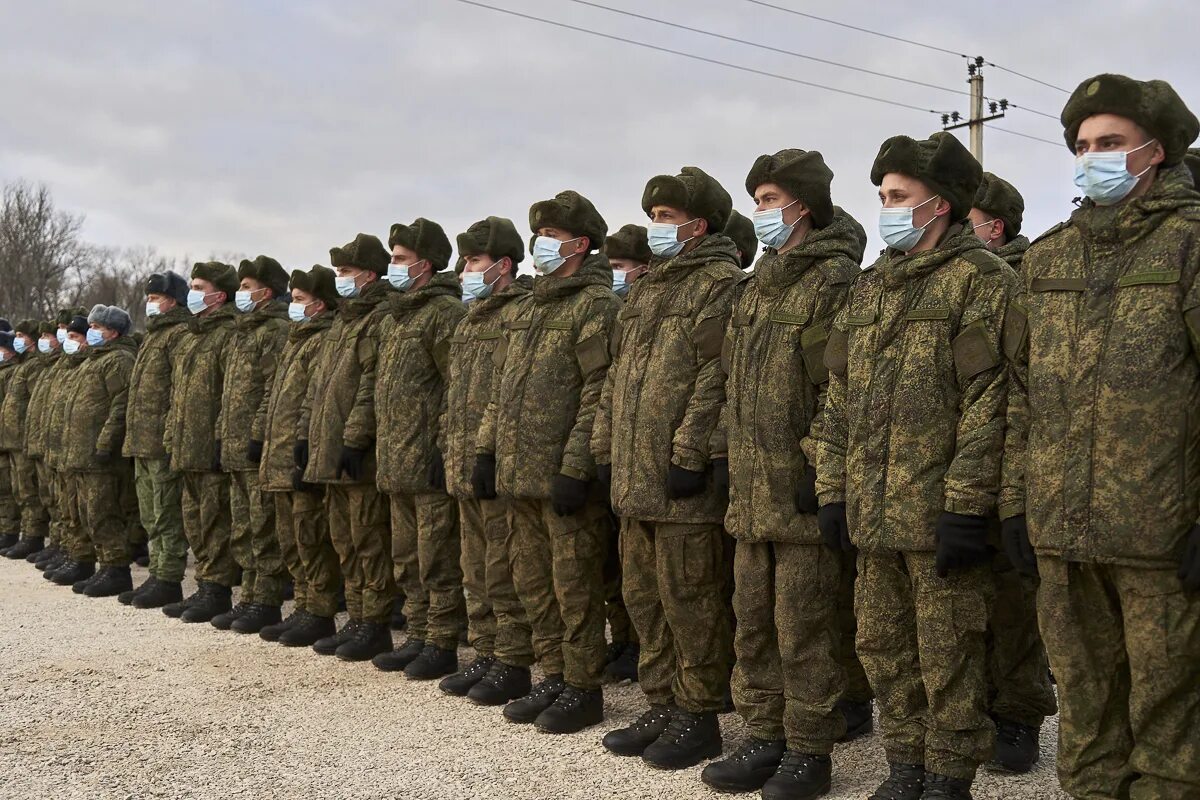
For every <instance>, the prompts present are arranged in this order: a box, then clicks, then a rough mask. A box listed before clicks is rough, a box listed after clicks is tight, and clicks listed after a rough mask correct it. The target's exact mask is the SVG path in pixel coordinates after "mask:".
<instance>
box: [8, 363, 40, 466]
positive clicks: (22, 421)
mask: <svg viewBox="0 0 1200 800" xmlns="http://www.w3.org/2000/svg"><path fill="white" fill-rule="evenodd" d="M17 358H18V359H19V360H18V361H17V362H16V363H15V364H13V366H11V367H9V378H8V385H7V386H6V387H5V391H4V400H3V402H0V450H5V451H8V450H24V449H25V429H26V425H27V424H28V422H27V417H28V414H29V401H30V395H31V394H32V392H33V388H34V386H35V385H36V384H37V380H38V377H39V376H40V375H41V374H42V372H43V371H44V370H45V369H46V367H48V366H50V359H49V358H47V357H46V356H44V355H42V354H41V353H38V352H33V353H24V354H22V355H20V356H18V357H17Z"/></svg>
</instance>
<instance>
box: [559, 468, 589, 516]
mask: <svg viewBox="0 0 1200 800" xmlns="http://www.w3.org/2000/svg"><path fill="white" fill-rule="evenodd" d="M587 497H588V482H587V481H581V480H579V479H578V478H572V477H571V476H570V475H563V474H562V473H561V472H560V473H559V474H558V475H555V476H554V477H553V478H551V479H550V507H551V508H553V509H554V513H555V514H558V515H559V516H560V517H569V516H571V515H572V514H578V513H579V512H580V511H581V510H583V506H584V504H586V503H587Z"/></svg>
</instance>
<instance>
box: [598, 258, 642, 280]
mask: <svg viewBox="0 0 1200 800" xmlns="http://www.w3.org/2000/svg"><path fill="white" fill-rule="evenodd" d="M608 263H609V264H611V265H612V268H613V271H614V272H624V273H625V283H633V282H634V281H635V280H637V279H638V278H640V277H641V276H642V275H643V274H644V273H645V272H646V270H647V269H648V268H649V267H648V266H647V265H646V264H642V263H639V262H637V261H635V260H633V259H632V258H610V259H609V260H608Z"/></svg>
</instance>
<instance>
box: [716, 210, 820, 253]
mask: <svg viewBox="0 0 1200 800" xmlns="http://www.w3.org/2000/svg"><path fill="white" fill-rule="evenodd" d="M800 202H804V201H803V200H801V201H800ZM810 208H811V206H810ZM830 213H832V211H831V212H830ZM725 235H726V236H728V237H729V238H730V239H733V243H734V244H735V245H737V249H738V250H740V251H741V253H742V269H750V267H751V266H753V264H754V257H755V256H756V255H758V236H757V235H756V234H755V233H754V223H753V222H751V221H750V220H748V219H747V218H746V217H743V216H742V215H741V214H739V213H738V212H736V211H734V212H733V213H731V214H730V215H729V222H726V223H725Z"/></svg>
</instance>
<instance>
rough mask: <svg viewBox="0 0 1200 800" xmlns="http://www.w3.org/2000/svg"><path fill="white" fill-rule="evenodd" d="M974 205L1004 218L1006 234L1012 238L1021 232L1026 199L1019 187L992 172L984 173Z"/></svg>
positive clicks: (994, 215)
mask: <svg viewBox="0 0 1200 800" xmlns="http://www.w3.org/2000/svg"><path fill="white" fill-rule="evenodd" d="M972 207H974V208H978V209H979V210H980V211H982V212H984V213H985V214H991V215H992V216H993V217H999V218H1000V219H1002V220H1004V234H1005V235H1006V236H1008V237H1009V238H1010V239H1011V238H1012V237H1014V236H1016V235H1017V234H1019V233H1020V232H1021V217H1022V216H1023V215H1024V214H1025V199H1024V198H1023V197H1021V193H1020V192H1018V191H1017V188H1016V187H1015V186H1013V185H1012V184H1011V183H1009V182H1008V181H1006V180H1004V179H1003V178H997V177H996V176H995V175H993V174H992V173H990V172H985V173H983V180H982V181H980V182H979V189H978V191H976V192H975V201H974V202H973V203H972Z"/></svg>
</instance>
